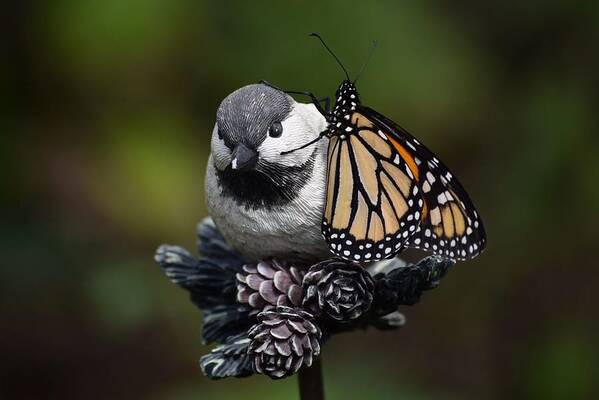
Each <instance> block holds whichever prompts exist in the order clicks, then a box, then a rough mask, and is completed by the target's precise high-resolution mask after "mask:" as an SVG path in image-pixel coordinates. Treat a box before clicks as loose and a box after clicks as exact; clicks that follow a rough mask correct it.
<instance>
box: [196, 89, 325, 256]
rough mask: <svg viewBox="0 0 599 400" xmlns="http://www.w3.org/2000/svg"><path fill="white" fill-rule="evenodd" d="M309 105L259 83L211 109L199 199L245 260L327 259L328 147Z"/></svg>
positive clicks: (321, 123) (320, 119)
mask: <svg viewBox="0 0 599 400" xmlns="http://www.w3.org/2000/svg"><path fill="white" fill-rule="evenodd" d="M325 129H326V120H325V118H324V117H323V116H322V114H321V113H320V112H319V111H318V110H317V109H316V107H315V106H314V105H313V104H302V103H298V102H296V101H295V100H294V99H293V98H292V97H291V96H289V95H287V94H286V93H284V92H282V91H279V90H277V89H275V88H272V87H270V86H267V85H264V84H255V85H248V86H245V87H243V88H241V89H239V90H236V91H235V92H233V93H231V94H230V95H229V96H227V97H226V98H225V99H224V100H223V102H222V103H221V104H220V106H219V108H218V111H217V114H216V125H215V127H214V131H213V132H212V144H211V155H210V158H209V160H208V167H207V173H206V181H205V182H206V202H207V206H208V210H209V212H210V215H211V216H212V218H213V219H214V223H215V224H216V226H217V227H218V229H219V230H220V231H221V232H222V234H223V236H224V238H225V239H226V240H227V242H228V243H229V244H230V245H231V246H232V247H233V248H234V249H235V250H237V251H238V252H239V253H240V254H241V255H243V256H244V257H246V258H248V259H249V260H260V259H264V258H267V257H278V258H280V259H285V260H288V261H290V262H296V263H301V264H306V265H310V264H312V263H314V262H317V261H320V260H323V259H327V258H330V257H331V253H330V252H329V250H328V247H327V244H326V242H325V241H324V239H323V237H322V233H321V220H322V213H323V207H324V202H325V186H326V169H327V160H326V154H327V145H328V140H326V139H323V140H320V141H318V142H316V143H315V144H314V145H312V146H309V147H307V148H303V149H301V150H298V151H295V152H292V153H289V154H283V155H282V153H285V152H287V151H290V150H294V149H297V148H298V147H300V146H302V145H303V144H305V143H307V142H309V141H311V140H313V139H316V138H317V137H318V136H319V135H320V133H321V132H322V131H324V130H325Z"/></svg>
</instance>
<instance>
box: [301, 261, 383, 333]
mask: <svg viewBox="0 0 599 400" xmlns="http://www.w3.org/2000/svg"><path fill="white" fill-rule="evenodd" d="M303 283H304V300H303V307H304V308H305V309H306V310H308V311H310V312H311V313H313V314H314V315H316V316H319V317H325V318H327V319H330V320H334V321H336V322H341V323H344V322H350V321H354V320H356V319H358V318H359V317H360V316H362V315H363V314H365V313H366V312H367V311H368V310H369V309H370V305H371V304H372V299H373V295H374V281H373V279H372V277H371V276H370V274H369V273H368V272H367V271H366V270H364V269H363V268H362V267H361V266H360V265H358V264H355V263H352V262H349V261H345V260H342V259H339V258H334V259H331V260H327V261H323V262H321V263H318V264H315V265H313V266H312V267H311V268H310V270H309V271H308V273H306V276H304V282H303Z"/></svg>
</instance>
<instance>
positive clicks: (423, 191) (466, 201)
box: [288, 34, 486, 261]
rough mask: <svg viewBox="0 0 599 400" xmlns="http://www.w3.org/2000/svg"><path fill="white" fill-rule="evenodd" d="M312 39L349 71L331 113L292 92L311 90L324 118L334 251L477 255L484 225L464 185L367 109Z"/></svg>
mask: <svg viewBox="0 0 599 400" xmlns="http://www.w3.org/2000/svg"><path fill="white" fill-rule="evenodd" d="M311 36H315V37H317V38H318V39H319V40H320V41H321V43H322V44H323V45H324V47H325V48H326V49H327V51H328V52H329V53H330V54H331V55H332V56H333V57H334V58H335V60H336V61H337V63H338V64H339V65H340V66H341V68H342V69H343V71H344V72H345V75H346V79H345V80H343V82H342V83H341V85H340V86H339V88H338V89H337V91H336V99H335V106H334V108H333V110H332V111H329V110H328V104H327V105H326V106H325V109H323V108H322V107H321V106H320V101H319V100H317V99H316V98H315V97H314V95H312V94H311V93H304V92H288V93H292V94H293V93H295V94H307V95H309V96H310V97H311V98H312V101H313V102H314V104H315V105H316V107H317V108H318V109H319V111H320V112H321V113H322V114H323V116H324V117H325V118H326V120H327V129H326V130H325V131H324V132H322V134H321V136H320V137H319V138H318V139H316V140H319V139H321V138H322V137H324V136H326V137H328V138H329V149H328V178H327V189H326V205H325V209H324V215H323V220H322V233H323V236H324V238H325V240H326V241H327V243H328V244H329V247H330V250H331V251H332V252H333V253H334V254H335V255H337V256H339V257H341V258H344V259H347V260H353V261H377V260H382V259H386V258H391V257H393V256H395V255H396V254H397V253H399V252H400V251H401V250H402V249H403V248H405V247H412V248H418V249H422V250H425V251H430V252H433V253H435V254H438V255H442V256H444V257H447V258H452V259H457V260H466V259H470V258H474V257H475V256H477V255H478V254H480V252H481V251H482V250H483V248H484V247H485V243H486V235H485V230H484V227H483V224H482V221H481V219H480V217H479V215H478V213H477V211H476V209H475V208H474V205H473V204H472V201H471V200H470V198H469V196H468V194H467V193H466V191H465V190H464V188H463V187H462V185H461V184H460V183H459V182H458V180H457V179H456V178H455V177H454V176H453V174H452V173H451V172H450V171H449V169H448V168H447V167H446V166H445V165H444V164H443V163H442V162H441V161H440V160H439V159H438V158H437V157H436V156H435V155H434V154H433V153H432V152H431V151H430V150H429V149H428V148H426V147H425V146H424V145H423V144H421V143H420V142H419V141H418V140H417V139H416V138H414V137H413V136H412V135H411V134H410V133H408V132H407V131H406V130H405V129H403V128H402V127H401V126H399V125H398V124H397V123H395V122H393V121H391V120H390V119H389V118H386V117H385V116H383V115H381V114H380V113H378V112H377V111H375V110H373V109H372V108H369V107H367V106H364V105H363V104H362V103H361V101H360V97H359V95H358V92H357V89H356V85H355V80H354V81H353V82H352V81H351V80H350V79H349V74H348V73H347V70H346V69H345V67H344V66H343V64H342V63H341V62H340V60H339V59H338V58H337V56H335V54H334V53H333V52H332V51H331V49H329V47H328V46H327V45H326V43H325V42H324V40H323V39H322V38H321V37H320V36H319V35H317V34H311ZM358 75H359V74H358ZM314 142H315V141H312V142H310V143H308V144H306V145H304V146H302V147H301V148H304V147H307V146H309V145H311V144H313V143H314ZM296 150H297V149H296ZM293 151H295V150H293Z"/></svg>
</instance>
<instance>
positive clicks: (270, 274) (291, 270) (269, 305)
mask: <svg viewBox="0 0 599 400" xmlns="http://www.w3.org/2000/svg"><path fill="white" fill-rule="evenodd" d="M303 276H304V272H303V271H301V270H300V269H298V268H296V267H294V266H289V265H287V264H285V263H283V262H280V261H277V260H275V259H272V260H265V261H260V262H259V263H258V264H246V265H244V266H243V272H242V273H238V274H237V300H238V301H239V302H240V303H244V304H249V305H250V306H251V307H252V308H253V309H254V312H253V313H254V314H255V313H257V312H260V311H263V310H271V309H273V308H274V307H276V306H287V307H299V306H300V305H301V304H302V294H303V293H302V288H301V286H302V279H303Z"/></svg>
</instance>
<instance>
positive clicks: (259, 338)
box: [248, 307, 322, 379]
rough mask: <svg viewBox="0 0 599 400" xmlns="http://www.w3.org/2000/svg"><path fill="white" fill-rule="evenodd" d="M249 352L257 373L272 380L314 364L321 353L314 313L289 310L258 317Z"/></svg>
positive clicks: (278, 308)
mask: <svg viewBox="0 0 599 400" xmlns="http://www.w3.org/2000/svg"><path fill="white" fill-rule="evenodd" d="M248 335H249V337H250V339H251V340H252V341H251V343H250V346H249V349H248V352H249V354H250V357H252V360H253V365H254V370H255V371H256V372H257V373H259V374H265V375H268V376H269V377H271V378H273V379H280V378H284V377H287V376H290V375H292V374H294V373H296V372H297V371H298V370H299V369H300V367H301V366H302V365H305V366H307V367H309V366H310V365H312V360H313V358H314V357H318V355H319V354H320V342H319V340H320V338H321V337H322V333H321V331H320V328H319V327H318V326H317V325H316V324H315V323H314V322H313V316H312V314H310V313H308V312H305V311H302V310H299V309H293V308H289V307H277V308H276V309H275V310H271V311H263V312H261V313H260V314H258V323H257V324H256V325H254V326H253V327H252V329H250V331H249V333H248Z"/></svg>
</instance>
